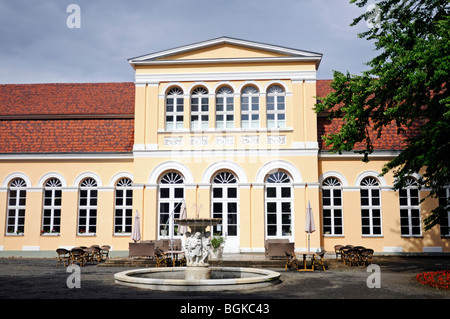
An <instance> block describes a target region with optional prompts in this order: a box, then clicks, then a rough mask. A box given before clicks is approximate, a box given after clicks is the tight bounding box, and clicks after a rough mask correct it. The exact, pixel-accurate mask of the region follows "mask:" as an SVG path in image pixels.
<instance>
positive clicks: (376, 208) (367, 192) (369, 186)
mask: <svg viewBox="0 0 450 319" xmlns="http://www.w3.org/2000/svg"><path fill="white" fill-rule="evenodd" d="M360 187H361V190H360V193H361V225H362V235H363V236H379V235H381V194H380V183H379V182H378V180H377V179H376V178H374V177H366V178H364V179H363V180H362V181H361V185H360Z"/></svg>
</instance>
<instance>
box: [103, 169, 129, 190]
mask: <svg viewBox="0 0 450 319" xmlns="http://www.w3.org/2000/svg"><path fill="white" fill-rule="evenodd" d="M124 177H126V178H129V179H130V180H131V182H133V174H132V173H130V172H119V173H116V174H114V176H113V177H112V178H111V180H110V181H109V184H108V186H109V187H113V189H114V188H115V187H116V183H117V182H118V181H119V179H121V178H124Z"/></svg>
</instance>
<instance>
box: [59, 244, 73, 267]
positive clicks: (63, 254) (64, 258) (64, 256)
mask: <svg viewBox="0 0 450 319" xmlns="http://www.w3.org/2000/svg"><path fill="white" fill-rule="evenodd" d="M56 253H57V254H58V257H57V260H56V266H58V265H59V264H61V263H62V264H63V265H64V266H66V262H67V265H69V264H70V251H68V250H67V249H64V248H58V249H56Z"/></svg>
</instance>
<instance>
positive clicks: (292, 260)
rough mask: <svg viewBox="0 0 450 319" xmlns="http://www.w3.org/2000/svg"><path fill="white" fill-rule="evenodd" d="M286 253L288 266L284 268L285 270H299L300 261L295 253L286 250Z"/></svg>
mask: <svg viewBox="0 0 450 319" xmlns="http://www.w3.org/2000/svg"><path fill="white" fill-rule="evenodd" d="M284 253H285V254H286V265H285V266H284V270H287V269H288V268H289V269H290V268H292V267H295V270H298V259H297V256H296V255H295V253H294V252H292V253H289V252H288V251H287V250H285V251H284Z"/></svg>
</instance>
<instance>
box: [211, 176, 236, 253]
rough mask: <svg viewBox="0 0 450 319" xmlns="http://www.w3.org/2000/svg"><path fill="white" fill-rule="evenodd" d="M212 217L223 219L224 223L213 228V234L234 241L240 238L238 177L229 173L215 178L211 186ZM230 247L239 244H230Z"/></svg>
mask: <svg viewBox="0 0 450 319" xmlns="http://www.w3.org/2000/svg"><path fill="white" fill-rule="evenodd" d="M211 193H212V195H211V203H212V209H211V212H212V217H213V218H222V222H221V223H220V224H218V225H217V226H214V228H213V234H220V235H222V236H226V237H227V240H234V239H233V238H236V236H238V228H239V227H238V225H239V220H238V205H239V190H238V185H237V179H236V176H235V175H234V174H232V173H229V172H220V173H218V174H217V175H216V176H214V178H213V182H212V186H211ZM228 244H229V245H230V244H231V245H233V244H237V245H239V243H238V242H237V243H230V242H229V243H228Z"/></svg>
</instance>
